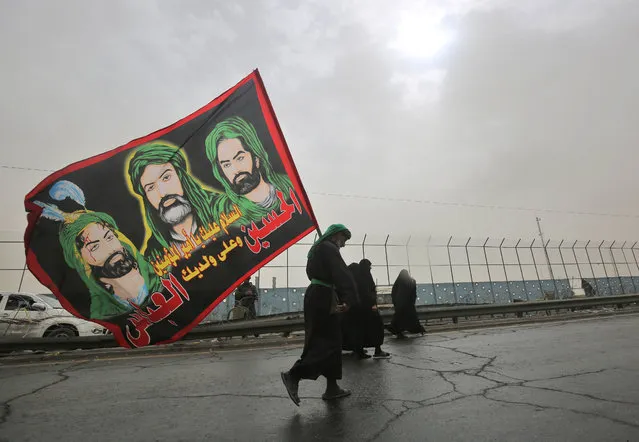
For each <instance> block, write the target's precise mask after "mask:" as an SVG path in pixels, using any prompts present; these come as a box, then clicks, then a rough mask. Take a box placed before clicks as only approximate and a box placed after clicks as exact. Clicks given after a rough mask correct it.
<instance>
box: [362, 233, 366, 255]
mask: <svg viewBox="0 0 639 442" xmlns="http://www.w3.org/2000/svg"><path fill="white" fill-rule="evenodd" d="M364 244H366V234H365V233H364V239H363V240H362V259H366V250H365V249H364Z"/></svg>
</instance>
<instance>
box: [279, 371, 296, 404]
mask: <svg viewBox="0 0 639 442" xmlns="http://www.w3.org/2000/svg"><path fill="white" fill-rule="evenodd" d="M281 375H282V382H283V383H284V387H286V391H287V393H288V396H289V397H290V398H291V400H292V401H293V403H294V404H295V405H297V406H298V407H299V406H300V397H299V396H298V395H297V389H298V386H299V381H295V379H293V377H292V376H291V375H290V374H289V373H288V372H282V373H281Z"/></svg>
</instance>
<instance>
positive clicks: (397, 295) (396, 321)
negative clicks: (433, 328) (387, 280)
mask: <svg viewBox="0 0 639 442" xmlns="http://www.w3.org/2000/svg"><path fill="white" fill-rule="evenodd" d="M391 297H392V299H393V307H394V308H395V313H394V314H393V319H392V320H391V324H390V326H389V327H388V330H389V331H390V332H391V333H393V334H401V333H403V332H404V331H407V332H409V333H424V331H425V330H424V327H423V326H422V325H421V323H420V322H419V318H418V317H417V309H416V308H415V302H416V301H417V283H416V282H415V280H414V279H413V278H411V277H410V275H409V274H408V272H407V271H406V270H402V271H401V272H400V274H399V276H398V277H397V280H396V281H395V284H393V290H392V292H391Z"/></svg>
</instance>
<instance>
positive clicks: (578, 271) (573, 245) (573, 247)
mask: <svg viewBox="0 0 639 442" xmlns="http://www.w3.org/2000/svg"><path fill="white" fill-rule="evenodd" d="M576 245H577V240H575V242H574V243H573V244H572V256H574V257H575V263H577V273H579V284H581V280H582V279H584V277H583V275H582V274H581V268H580V267H579V260H578V259H577V252H575V246H576Z"/></svg>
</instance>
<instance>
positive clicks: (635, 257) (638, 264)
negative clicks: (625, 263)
mask: <svg viewBox="0 0 639 442" xmlns="http://www.w3.org/2000/svg"><path fill="white" fill-rule="evenodd" d="M638 242H639V241H635V243H634V244H633V245H632V247H630V251H631V252H632V257H633V258H634V259H635V266H636V267H637V270H639V262H637V255H635V246H636V245H637V243H638ZM630 274H631V275H632V273H630ZM632 281H633V282H634V281H635V278H634V276H633V277H632Z"/></svg>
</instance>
